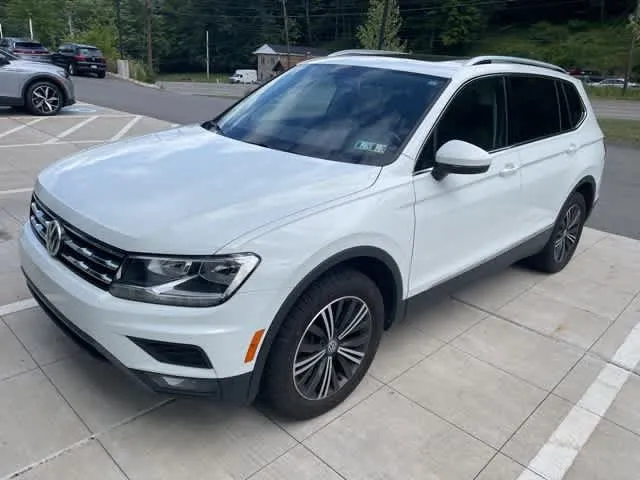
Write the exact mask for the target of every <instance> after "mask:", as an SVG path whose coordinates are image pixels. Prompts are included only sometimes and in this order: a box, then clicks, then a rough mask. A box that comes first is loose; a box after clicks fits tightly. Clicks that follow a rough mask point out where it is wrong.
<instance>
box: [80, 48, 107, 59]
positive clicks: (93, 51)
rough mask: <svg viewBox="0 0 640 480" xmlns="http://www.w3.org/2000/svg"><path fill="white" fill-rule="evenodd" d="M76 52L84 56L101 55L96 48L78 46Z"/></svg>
mask: <svg viewBox="0 0 640 480" xmlns="http://www.w3.org/2000/svg"><path fill="white" fill-rule="evenodd" d="M78 54H79V55H84V56H85V57H102V52H101V51H100V50H98V49H97V48H79V49H78Z"/></svg>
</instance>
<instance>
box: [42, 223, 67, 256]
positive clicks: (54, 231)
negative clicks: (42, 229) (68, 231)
mask: <svg viewBox="0 0 640 480" xmlns="http://www.w3.org/2000/svg"><path fill="white" fill-rule="evenodd" d="M62 235H63V230H62V226H61V225H60V222H58V221H57V220H51V221H50V222H48V223H47V231H46V237H45V240H46V247H47V252H49V255H51V256H52V257H55V256H56V255H58V253H60V247H61V246H62Z"/></svg>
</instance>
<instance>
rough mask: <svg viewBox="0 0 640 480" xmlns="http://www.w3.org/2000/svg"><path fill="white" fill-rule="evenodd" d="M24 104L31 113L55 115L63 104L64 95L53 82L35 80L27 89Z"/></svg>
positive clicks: (46, 115)
mask: <svg viewBox="0 0 640 480" xmlns="http://www.w3.org/2000/svg"><path fill="white" fill-rule="evenodd" d="M24 100H25V102H24V103H25V106H26V107H27V110H28V111H29V112H30V113H31V114H33V115H40V116H45V117H48V116H52V115H56V114H57V113H58V112H60V110H61V109H62V107H63V105H64V95H63V93H62V90H61V89H60V87H59V86H58V85H56V84H55V83H53V82H47V81H41V82H35V83H34V84H32V85H31V86H29V88H28V89H27V92H26V94H25V99H24Z"/></svg>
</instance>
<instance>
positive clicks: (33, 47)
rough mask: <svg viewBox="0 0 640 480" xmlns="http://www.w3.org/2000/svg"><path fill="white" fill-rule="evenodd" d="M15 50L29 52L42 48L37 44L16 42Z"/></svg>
mask: <svg viewBox="0 0 640 480" xmlns="http://www.w3.org/2000/svg"><path fill="white" fill-rule="evenodd" d="M15 48H28V49H31V50H41V49H43V48H44V47H43V46H42V44H41V43H38V42H16V45H15Z"/></svg>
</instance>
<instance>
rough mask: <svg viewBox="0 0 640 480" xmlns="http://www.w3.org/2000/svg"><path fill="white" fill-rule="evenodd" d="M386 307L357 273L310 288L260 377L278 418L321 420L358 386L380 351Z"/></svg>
mask: <svg viewBox="0 0 640 480" xmlns="http://www.w3.org/2000/svg"><path fill="white" fill-rule="evenodd" d="M383 322H384V303H383V300H382V296H381V294H380V291H379V290H378V287H377V286H376V284H375V283H374V282H373V281H372V280H371V279H370V278H369V277H367V276H366V275H364V274H362V273H360V272H358V271H355V270H350V269H349V270H341V271H337V272H334V273H331V274H329V275H327V276H325V277H324V278H322V279H321V280H320V281H318V282H316V283H315V284H313V285H312V286H311V287H310V288H309V289H308V290H307V291H306V292H305V293H304V294H303V295H302V296H301V297H300V299H299V300H298V301H297V303H296V305H295V306H294V307H293V309H292V311H291V312H290V313H289V315H288V317H287V319H286V320H285V321H284V324H283V325H282V327H281V329H280V332H279V333H278V337H277V338H276V340H275V342H274V345H273V347H272V349H271V353H270V356H269V359H268V362H267V366H266V370H265V372H264V375H263V379H264V380H263V394H264V397H265V398H266V399H267V401H268V402H269V404H270V406H271V408H272V409H273V410H275V411H276V412H277V413H278V414H280V415H282V416H285V417H289V418H295V419H305V418H311V417H315V416H317V415H321V414H322V413H325V412H327V411H328V410H330V409H332V408H333V407H335V406H336V405H338V404H340V403H341V402H342V401H343V400H344V399H345V398H347V397H348V396H349V395H350V394H351V392H352V391H353V390H354V389H355V388H356V387H357V386H358V384H359V383H360V382H361V381H362V378H363V377H364V375H365V373H366V372H367V370H368V369H369V366H370V365H371V362H372V360H373V357H374V356H375V353H376V351H377V349H378V344H379V343H380V337H381V335H382V330H383Z"/></svg>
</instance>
